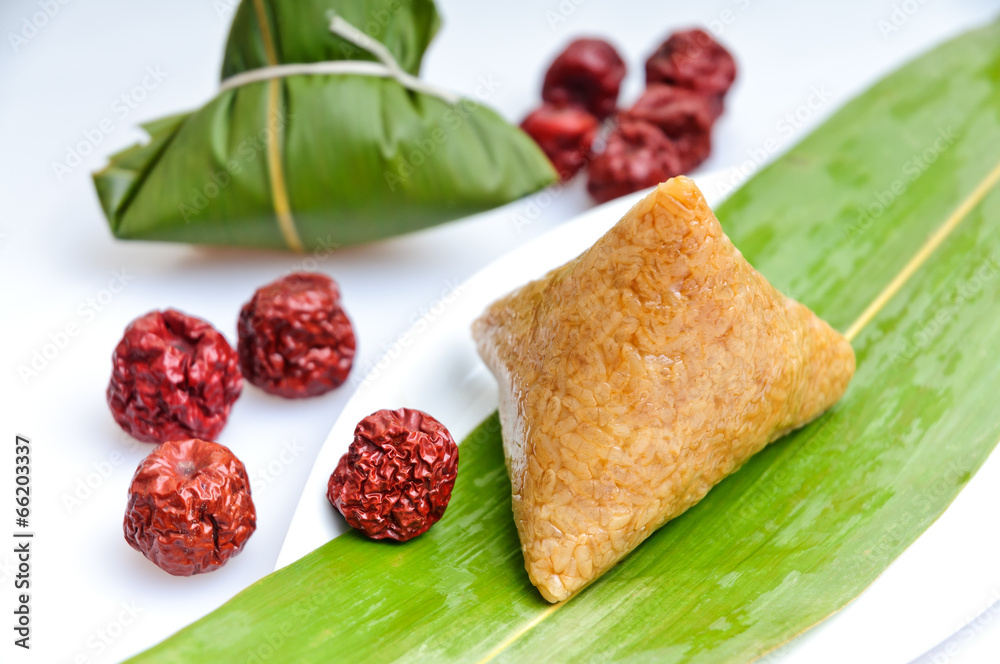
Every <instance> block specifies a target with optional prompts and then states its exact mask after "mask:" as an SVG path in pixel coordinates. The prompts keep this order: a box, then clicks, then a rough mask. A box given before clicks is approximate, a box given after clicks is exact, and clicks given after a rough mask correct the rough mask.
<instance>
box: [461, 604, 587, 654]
mask: <svg viewBox="0 0 1000 664" xmlns="http://www.w3.org/2000/svg"><path fill="white" fill-rule="evenodd" d="M566 601H569V600H566ZM566 601H562V602H559V603H558V604H553V605H552V606H550V607H549V608H547V609H545V610H544V611H542V612H541V613H539V614H538V615H537V616H535V617H534V619H532V621H531V622H529V623H528V624H527V625H525V626H524V627H522V628H521V629H519V630H518V631H516V632H514V633H513V634H511V635H510V636H509V637H507V640H506V641H504V642H503V643H501V644H500V645H498V646H497V647H496V648H494V649H493V650H491V651H490V652H489V654H488V655H486V657H483V658H482V659H481V660H479V664H486V662H489V661H490V660H492V659H493V658H494V657H496V656H497V655H499V654H500V653H502V652H503V651H504V650H506V649H507V647H508V646H509V645H510V644H512V643H514V642H515V641H517V640H518V639H519V638H521V637H522V636H523V635H524V634H526V633H527V632H528V631H530V630H531V629H532V628H533V627H534V626H535V625H537V624H538V623H540V622H542V621H543V620H545V619H546V618H548V617H549V616H550V615H552V614H553V613H555V611H556V609H558V608H559V607H560V606H562V605H563V604H565V603H566Z"/></svg>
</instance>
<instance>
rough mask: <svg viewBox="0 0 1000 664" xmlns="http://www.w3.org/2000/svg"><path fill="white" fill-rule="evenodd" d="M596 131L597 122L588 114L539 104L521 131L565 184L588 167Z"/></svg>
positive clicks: (577, 109)
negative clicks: (539, 150) (531, 140)
mask: <svg viewBox="0 0 1000 664" xmlns="http://www.w3.org/2000/svg"><path fill="white" fill-rule="evenodd" d="M599 128H600V124H599V123H598V122H597V118H595V117H594V116H593V115H591V114H590V113H587V112H586V111H584V110H582V109H579V108H576V107H574V106H566V107H562V108H560V107H558V106H554V105H552V104H542V106H541V107H539V108H537V109H535V110H534V111H533V112H532V113H531V115H529V116H528V117H527V118H525V119H524V122H522V123H521V129H523V130H524V131H525V132H526V133H527V134H528V135H529V136H531V137H532V138H533V139H535V142H536V143H538V147H540V148H541V149H542V152H544V153H545V154H546V156H547V157H548V158H549V161H551V162H552V165H553V166H554V167H555V169H556V171H558V172H559V177H560V178H561V179H562V180H563V181H564V182H565V181H566V180H569V179H570V178H572V177H573V176H574V175H576V174H577V173H578V172H579V171H580V169H581V168H583V167H584V166H585V165H586V164H587V159H588V158H589V156H590V148H591V146H592V145H593V144H594V138H596V137H597V131H598V129H599Z"/></svg>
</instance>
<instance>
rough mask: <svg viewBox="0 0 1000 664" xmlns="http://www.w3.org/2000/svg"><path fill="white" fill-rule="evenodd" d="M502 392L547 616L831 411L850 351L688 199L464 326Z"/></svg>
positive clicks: (684, 185) (528, 546) (525, 544)
mask: <svg viewBox="0 0 1000 664" xmlns="http://www.w3.org/2000/svg"><path fill="white" fill-rule="evenodd" d="M473 332H474V335H475V338H476V341H477V343H478V346H479V352H480V354H481V355H482V357H483V359H484V360H485V361H486V363H487V364H488V365H489V366H490V368H491V369H492V371H493V373H494V374H495V375H496V376H497V379H498V381H499V383H500V420H501V423H502V426H503V439H504V452H505V455H506V459H507V469H508V471H509V473H510V479H511V484H512V485H513V508H514V518H515V520H516V522H517V530H518V533H519V535H520V538H521V548H522V550H523V552H524V561H525V567H526V569H527V570H528V575H529V576H530V578H531V582H532V583H534V584H535V586H537V587H538V589H539V590H540V591H541V593H542V595H543V596H544V597H545V599H547V600H549V601H550V602H556V601H561V600H564V599H567V598H568V597H570V596H571V595H573V594H574V593H575V592H577V591H579V590H580V589H581V588H583V587H584V586H586V585H587V584H588V583H590V582H591V581H593V580H594V579H596V578H597V577H599V576H600V575H601V574H603V573H604V572H606V571H607V570H608V569H609V568H610V567H612V566H613V565H614V564H615V563H616V562H618V561H619V560H620V559H621V558H622V557H624V556H625V555H626V554H627V553H628V552H629V551H631V550H632V549H634V548H635V547H636V546H637V545H638V544H639V543H640V542H642V541H643V540H644V539H645V538H646V537H648V536H649V535H650V534H651V533H652V532H653V531H654V530H656V529H657V528H659V527H660V526H661V525H663V524H664V523H665V522H666V521H668V520H670V519H672V518H674V517H676V516H677V515H679V514H681V513H682V512H683V511H684V510H686V509H688V508H689V507H691V506H692V505H694V504H695V503H697V502H698V501H699V500H701V498H702V497H704V495H705V494H706V493H707V492H708V491H709V489H711V488H712V487H713V486H715V485H716V484H717V483H718V482H720V481H721V480H722V479H723V478H725V477H726V476H727V475H729V474H730V473H732V472H734V471H735V470H736V469H738V468H739V467H740V466H741V465H742V464H743V463H744V462H745V461H746V460H747V459H748V458H749V457H750V456H751V455H753V454H754V453H756V452H758V451H760V450H761V448H763V447H764V446H765V445H767V444H768V443H769V442H771V441H773V440H775V439H776V438H778V437H780V436H782V435H783V434H785V433H787V432H789V431H791V430H792V429H795V428H797V427H800V426H802V425H804V424H806V423H807V422H809V421H810V420H812V419H814V418H815V417H817V416H818V415H820V414H821V413H822V412H823V411H825V410H826V409H827V408H829V407H830V406H831V405H833V404H834V403H835V402H836V401H837V400H838V399H839V398H840V396H841V395H842V394H843V393H844V390H845V389H846V388H847V383H848V381H850V379H851V376H852V375H853V374H854V352H853V350H852V349H851V346H850V344H849V343H848V342H847V340H846V339H844V337H843V336H841V335H840V334H839V333H837V332H836V331H835V330H833V329H832V328H831V327H830V326H829V325H827V324H826V323H825V322H823V321H822V320H820V319H819V318H818V317H817V316H816V315H815V314H814V313H812V312H811V311H810V310H809V309H807V308H806V307H805V306H803V305H801V304H799V303H798V302H795V301H794V300H791V299H789V298H787V297H785V296H784V295H782V294H781V293H780V292H778V291H777V290H776V289H775V288H774V287H773V286H771V285H770V284H769V283H768V282H767V280H766V279H764V277H762V276H761V275H760V274H759V273H757V272H756V271H755V270H754V269H753V268H752V267H751V266H750V264H749V263H747V261H746V260H745V259H744V258H743V256H742V255H741V254H740V252H739V251H738V250H737V249H736V248H735V247H734V246H733V244H732V243H731V242H730V241H729V238H727V237H726V235H725V234H724V233H723V232H722V228H721V227H720V226H719V222H718V220H717V219H716V218H715V215H714V214H712V211H711V210H710V209H709V207H708V204H707V203H706V202H705V199H704V198H703V197H702V194H701V192H700V191H699V190H698V188H697V187H696V186H695V184H694V182H693V181H692V180H690V179H688V178H685V177H678V178H673V179H671V180H668V181H667V182H665V183H663V184H661V185H660V186H659V187H657V189H656V191H654V192H653V193H651V194H650V195H649V196H647V197H646V198H645V199H644V200H642V201H641V202H640V203H638V204H637V205H636V206H635V207H633V208H632V209H631V210H630V211H629V212H628V213H627V214H626V215H625V217H624V218H623V219H622V220H621V221H620V222H618V224H617V225H616V226H615V227H614V228H612V229H611V230H610V231H608V233H607V234H606V235H604V237H602V238H601V239H600V240H598V241H597V243H596V244H595V245H594V246H593V247H591V248H590V249H589V250H587V251H586V252H584V253H583V254H582V255H581V256H580V257H579V258H577V259H575V260H573V261H570V262H569V263H567V264H566V265H564V266H562V267H560V268H558V269H556V270H554V271H552V272H550V273H549V274H548V275H546V276H545V277H543V278H542V279H540V280H538V281H535V282H532V283H530V284H528V285H526V286H524V287H522V288H521V289H519V290H517V291H515V292H514V293H512V294H510V295H508V296H506V297H504V298H502V299H501V300H499V301H497V302H495V303H494V304H492V305H491V306H490V307H489V308H488V309H487V310H486V312H485V313H484V314H483V315H482V317H481V318H479V320H477V321H476V323H475V324H474V326H473Z"/></svg>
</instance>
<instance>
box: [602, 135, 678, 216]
mask: <svg viewBox="0 0 1000 664" xmlns="http://www.w3.org/2000/svg"><path fill="white" fill-rule="evenodd" d="M682 172H683V170H682V169H681V159H680V156H679V155H678V152H677V147H676V146H675V145H674V143H673V142H672V141H671V140H670V139H669V138H667V137H666V136H665V135H664V133H663V132H662V131H660V130H659V128H657V127H655V126H653V125H651V124H649V123H648V122H643V121H641V120H629V119H623V120H622V122H621V123H620V124H619V125H618V127H616V128H615V130H614V131H613V132H611V134H610V135H609V136H608V141H607V145H606V146H605V148H604V152H602V153H601V154H599V155H597V156H596V157H595V158H594V159H593V160H592V161H591V162H590V177H589V179H588V181H587V191H589V192H590V195H591V196H593V197H594V199H595V200H597V201H599V202H604V201H609V200H611V199H612V198H618V197H619V196H624V195H625V194H630V193H632V192H633V191H639V190H640V189H645V188H646V187H652V186H653V185H656V184H659V183H660V182H663V181H664V180H667V179H669V178H672V177H673V176H675V175H680V174H681V173H682Z"/></svg>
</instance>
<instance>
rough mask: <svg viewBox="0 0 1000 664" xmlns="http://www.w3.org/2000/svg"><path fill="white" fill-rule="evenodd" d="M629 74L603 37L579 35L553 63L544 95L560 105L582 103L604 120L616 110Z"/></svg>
mask: <svg viewBox="0 0 1000 664" xmlns="http://www.w3.org/2000/svg"><path fill="white" fill-rule="evenodd" d="M623 78H625V62H624V61H623V60H622V59H621V56H620V55H618V51H616V50H615V47H614V46H612V45H611V44H609V43H608V42H606V41H604V40H603V39H577V40H575V41H573V42H571V43H570V45H569V46H567V47H566V48H565V50H563V52H562V53H560V54H559V56H558V57H556V59H555V60H554V61H553V62H552V65H551V66H549V70H548V72H546V74H545V82H544V83H543V84H542V99H544V100H545V101H547V102H550V103H553V104H555V105H557V106H569V105H575V106H580V107H582V108H584V109H586V110H587V111H588V112H590V113H591V114H592V115H594V116H596V117H597V118H598V119H600V120H603V119H604V118H606V117H608V116H609V115H611V114H612V113H614V110H615V104H616V103H617V102H618V90H619V88H621V83H622V79H623Z"/></svg>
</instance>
